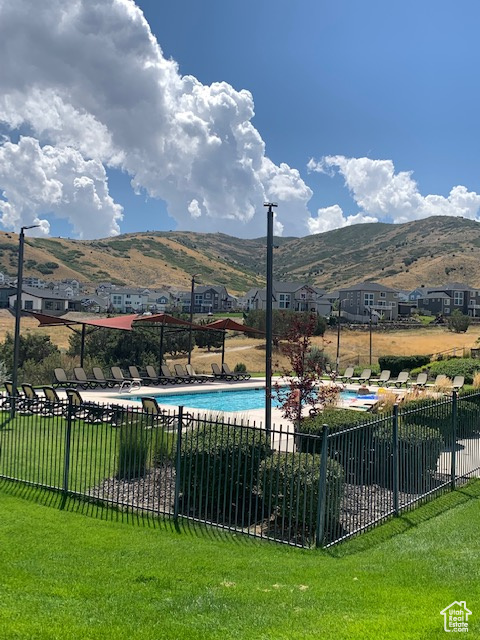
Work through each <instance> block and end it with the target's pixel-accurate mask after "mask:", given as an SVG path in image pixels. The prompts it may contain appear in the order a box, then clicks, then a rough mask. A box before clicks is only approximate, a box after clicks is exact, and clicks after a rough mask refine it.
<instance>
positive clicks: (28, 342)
mask: <svg viewBox="0 0 480 640" xmlns="http://www.w3.org/2000/svg"><path fill="white" fill-rule="evenodd" d="M13 349H14V336H13V335H12V334H11V333H7V335H6V336H5V341H4V342H3V344H0V361H3V362H4V364H5V367H6V369H7V371H8V373H9V375H11V373H12V370H13ZM53 353H60V351H59V349H58V347H57V345H55V344H53V342H52V341H51V340H50V336H47V335H41V334H39V333H27V334H25V335H20V339H19V349H18V366H19V367H22V366H23V363H24V362H25V361H26V360H31V361H33V362H42V360H44V359H45V358H47V357H48V356H50V355H51V354H53Z"/></svg>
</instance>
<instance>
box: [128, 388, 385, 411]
mask: <svg viewBox="0 0 480 640" xmlns="http://www.w3.org/2000/svg"><path fill="white" fill-rule="evenodd" d="M153 397H155V399H156V400H157V402H158V403H159V404H164V405H172V406H175V407H178V406H180V405H182V406H184V407H190V408H192V409H209V410H210V411H250V410H252V409H264V408H265V389H264V388H261V387H257V388H255V389H238V390H234V389H225V391H221V390H218V391H208V392H205V393H168V394H165V395H163V394H162V395H158V396H153ZM358 397H361V398H362V399H365V400H372V399H376V397H377V396H375V395H373V394H372V395H364V396H357V394H356V393H355V392H354V391H342V392H341V393H340V399H341V400H342V404H343V403H346V404H348V402H349V401H351V400H355V399H357V398H358ZM128 399H129V400H133V401H137V402H140V397H139V396H136V397H131V396H129V398H128ZM278 406H280V403H279V402H278V400H277V398H275V397H274V398H272V407H278Z"/></svg>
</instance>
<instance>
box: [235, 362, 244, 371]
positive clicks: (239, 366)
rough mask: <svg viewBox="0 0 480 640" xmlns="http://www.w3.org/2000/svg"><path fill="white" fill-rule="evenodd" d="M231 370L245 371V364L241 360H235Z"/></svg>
mask: <svg viewBox="0 0 480 640" xmlns="http://www.w3.org/2000/svg"><path fill="white" fill-rule="evenodd" d="M233 370H234V371H236V372H237V373H245V372H246V370H247V365H246V364H245V363H243V362H237V364H236V365H235V367H234V369H233Z"/></svg>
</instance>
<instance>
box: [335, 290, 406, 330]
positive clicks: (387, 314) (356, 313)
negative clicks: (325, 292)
mask: <svg viewBox="0 0 480 640" xmlns="http://www.w3.org/2000/svg"><path fill="white" fill-rule="evenodd" d="M338 302H339V307H340V312H341V315H342V316H344V317H346V318H347V319H348V320H350V321H352V322H364V321H365V319H366V317H368V316H369V315H370V313H372V319H373V320H374V321H378V320H379V319H380V318H384V319H385V320H397V319H398V302H399V296H398V291H397V290H396V289H392V288H391V287H386V286H385V285H383V284H378V283H376V282H361V283H359V284H355V285H352V286H350V287H346V288H344V289H340V290H339V299H338Z"/></svg>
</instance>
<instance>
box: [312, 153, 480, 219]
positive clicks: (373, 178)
mask: <svg viewBox="0 0 480 640" xmlns="http://www.w3.org/2000/svg"><path fill="white" fill-rule="evenodd" d="M307 167H308V169H309V171H317V172H319V173H326V174H327V175H332V174H333V173H334V172H338V173H339V174H340V175H341V176H342V177H343V178H344V180H345V186H346V187H347V188H348V189H349V191H350V193H351V195H352V197H353V199H354V200H355V202H356V204H357V205H358V207H359V208H360V209H361V212H360V213H359V214H357V216H348V217H345V216H344V214H343V211H342V210H341V209H340V207H338V205H335V206H333V207H327V209H321V210H319V217H318V219H316V218H311V219H310V220H309V222H308V224H309V228H310V229H312V228H316V226H315V225H317V226H321V222H320V221H319V218H320V217H321V215H320V213H321V212H322V215H324V216H325V217H326V218H327V220H328V219H329V220H331V221H332V224H333V220H335V224H337V226H345V225H346V224H352V222H348V221H349V220H351V219H353V218H357V217H358V220H357V221H356V222H374V221H375V220H378V219H382V220H386V221H389V222H395V223H402V222H409V221H411V220H419V219H421V218H427V217H429V216H433V215H436V216H440V215H443V216H463V217H464V218H470V219H472V220H476V219H477V218H478V216H479V212H480V195H479V194H478V193H475V192H474V191H468V190H467V188H466V187H464V186H456V187H453V188H452V189H451V191H450V193H449V195H448V196H447V197H444V196H440V195H427V196H423V195H422V194H421V193H420V191H419V190H418V185H417V183H416V181H415V180H414V179H413V178H412V172H410V171H400V172H397V173H396V172H395V167H394V164H393V162H392V161H391V160H371V159H370V158H346V157H345V156H325V157H324V158H322V159H321V160H319V161H315V160H313V159H312V160H310V161H309V163H308V165H307ZM335 207H337V208H335ZM324 230H325V229H324Z"/></svg>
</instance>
